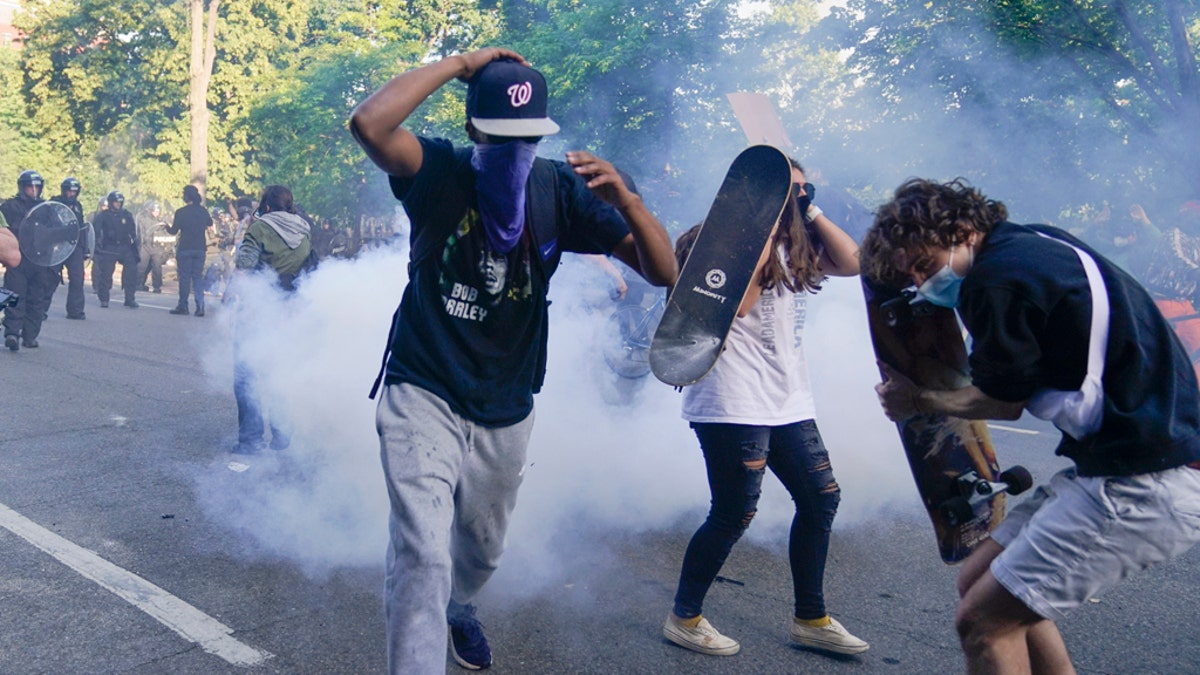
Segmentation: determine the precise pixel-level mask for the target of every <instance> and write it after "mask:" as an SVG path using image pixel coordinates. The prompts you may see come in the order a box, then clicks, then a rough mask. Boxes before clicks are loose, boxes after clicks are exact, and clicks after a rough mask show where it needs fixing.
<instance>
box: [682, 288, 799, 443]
mask: <svg viewBox="0 0 1200 675" xmlns="http://www.w3.org/2000/svg"><path fill="white" fill-rule="evenodd" d="M807 308H808V294H807V293H805V292H803V291H801V292H799V293H793V292H791V291H789V290H787V289H786V288H784V287H783V286H782V285H777V286H776V287H775V288H774V289H772V290H764V291H763V292H762V295H761V296H759V298H758V302H757V303H756V304H755V305H754V307H753V309H751V310H750V313H749V314H747V315H746V316H744V317H740V318H738V319H736V320H734V322H733V328H732V329H731V330H730V331H729V339H728V340H727V341H726V342H725V351H724V352H722V354H721V357H720V358H719V359H717V364H716V365H715V366H713V369H712V371H710V372H709V374H708V375H707V376H706V377H705V378H704V379H702V380H700V381H699V382H697V383H696V384H693V385H691V386H689V387H686V388H685V389H684V390H683V418H684V419H685V420H688V421H689V422H724V423H731V424H752V425H756V426H780V425H784V424H791V423H793V422H799V421H801V420H806V419H815V418H816V414H817V413H816V408H815V406H814V405H813V396H812V387H811V385H810V383H809V379H808V361H807V359H805V356H804V319H805V315H806V313H807Z"/></svg>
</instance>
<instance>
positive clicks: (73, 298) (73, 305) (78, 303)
mask: <svg viewBox="0 0 1200 675" xmlns="http://www.w3.org/2000/svg"><path fill="white" fill-rule="evenodd" d="M50 201H52V202H58V203H59V204H63V205H65V206H66V207H67V208H69V209H71V213H74V214H75V217H76V218H78V219H79V241H78V243H76V244H75V250H74V251H71V255H69V256H67V259H66V260H64V261H63V264H62V265H61V266H60V267H61V268H65V269H66V270H67V318H68V319H83V318H85V317H84V311H83V297H84V293H83V263H84V261H86V260H87V259H88V258H89V257H91V255H92V252H91V251H89V250H88V230H89V229H91V226H90V225H88V223H87V221H86V220H85V219H84V217H83V204H80V203H79V199H77V198H75V197H68V196H67V195H66V194H60V195H59V196H57V197H55V198H54V199H51V200H50ZM60 278H61V273H60Z"/></svg>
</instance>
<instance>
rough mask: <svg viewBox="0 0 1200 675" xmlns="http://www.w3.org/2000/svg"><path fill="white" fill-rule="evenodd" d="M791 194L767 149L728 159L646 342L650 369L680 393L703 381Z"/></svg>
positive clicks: (782, 158) (781, 167)
mask: <svg viewBox="0 0 1200 675" xmlns="http://www.w3.org/2000/svg"><path fill="white" fill-rule="evenodd" d="M791 189H792V166H791V163H790V162H789V161H788V158H787V156H786V155H784V154H783V153H782V152H780V151H779V150H778V149H777V148H774V147H771V146H769V145H755V146H751V147H749V148H747V149H745V150H743V151H742V153H741V154H739V155H738V156H737V158H736V159H734V160H733V164H732V165H731V166H730V167H729V171H728V173H726V175H725V180H724V181H723V182H722V183H721V187H720V189H719V190H718V191H717V196H716V198H715V199H714V200H713V203H712V207H711V208H709V210H708V215H707V216H705V217H704V225H703V227H701V228H700V232H699V234H698V235H697V237H696V241H695V244H694V245H693V247H692V251H691V253H690V254H689V255H688V258H687V260H686V261H684V264H683V269H681V270H680V272H679V279H678V280H677V281H676V283H675V287H674V289H672V291H671V295H670V297H668V298H667V305H666V307H665V308H664V310H663V315H662V320H661V321H660V322H659V324H658V328H657V329H656V330H655V332H654V338H653V340H651V342H650V369H651V371H653V372H654V375H655V377H657V378H658V379H660V380H662V381H663V382H665V383H667V384H670V385H674V386H677V387H683V386H687V385H690V384H695V383H696V382H698V381H699V380H700V379H701V378H703V377H704V376H705V375H707V374H708V371H709V370H711V369H712V367H713V365H714V364H715V363H716V362H717V358H718V357H719V356H720V355H721V349H722V348H723V347H724V345H725V338H726V337H727V336H728V335H729V329H730V328H731V327H732V326H733V320H734V319H735V318H737V310H738V305H739V304H740V303H741V301H742V298H743V297H744V296H745V295H746V291H747V290H748V289H749V288H750V282H751V280H752V279H753V277H754V268H755V266H756V265H757V263H758V260H759V258H760V257H761V255H762V251H763V247H764V246H766V244H767V239H768V238H769V237H770V236H771V232H772V230H773V229H774V228H775V224H776V223H777V222H778V221H779V217H780V215H781V214H782V213H783V207H784V205H785V204H786V203H787V199H788V194H789V193H790V192H791Z"/></svg>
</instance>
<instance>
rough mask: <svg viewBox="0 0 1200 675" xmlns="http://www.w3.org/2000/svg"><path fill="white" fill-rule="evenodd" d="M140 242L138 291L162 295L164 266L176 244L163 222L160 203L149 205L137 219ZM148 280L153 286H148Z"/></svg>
mask: <svg viewBox="0 0 1200 675" xmlns="http://www.w3.org/2000/svg"><path fill="white" fill-rule="evenodd" d="M135 220H136V222H137V227H138V240H139V241H140V242H141V244H142V249H141V258H142V259H141V262H139V263H138V290H140V291H151V292H153V293H162V284H163V265H164V264H166V262H167V261H168V260H170V259H171V256H172V255H173V253H172V251H171V245H172V244H173V243H174V242H173V241H172V237H171V236H170V235H169V234H168V232H167V223H166V222H165V221H164V220H163V213H162V207H160V206H159V205H158V202H150V203H149V204H147V205H146V206H145V207H144V208H143V209H142V210H141V211H140V212H139V213H138V215H137V217H136V219H135ZM147 279H149V280H150V282H151V284H152V286H153V287H151V286H147V285H146V281H147Z"/></svg>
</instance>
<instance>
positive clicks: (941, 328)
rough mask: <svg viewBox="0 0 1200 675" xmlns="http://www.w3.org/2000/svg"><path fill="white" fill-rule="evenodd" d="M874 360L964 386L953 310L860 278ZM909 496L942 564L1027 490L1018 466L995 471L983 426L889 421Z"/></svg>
mask: <svg viewBox="0 0 1200 675" xmlns="http://www.w3.org/2000/svg"><path fill="white" fill-rule="evenodd" d="M862 281H863V293H864V295H865V296H866V300H867V321H868V324H869V326H870V330H871V343H872V344H873V345H874V347H875V356H876V358H877V359H878V360H879V361H881V362H883V363H885V364H887V365H888V366H890V367H892V368H894V369H895V370H897V371H899V372H900V373H902V374H904V375H905V376H906V377H908V378H909V379H911V380H912V381H913V382H915V383H916V384H917V385H918V386H920V387H922V388H927V389H958V388H961V387H964V386H967V385H969V384H970V383H971V382H970V379H969V378H968V376H967V350H966V346H965V345H964V343H963V336H962V331H961V329H960V328H959V325H958V318H957V317H956V316H955V314H954V310H952V309H946V308H944V307H937V306H935V305H932V304H930V303H928V302H924V301H916V302H914V299H915V293H913V292H912V291H911V290H900V289H896V288H892V287H890V286H886V285H882V284H877V283H875V282H872V281H870V280H869V279H867V278H866V277H865V276H864V277H863V280H862ZM896 426H897V428H898V429H899V431H900V442H901V444H902V445H903V446H904V454H905V456H906V457H907V459H908V465H909V468H910V469H911V470H912V475H913V480H914V481H915V482H916V484H917V492H918V493H920V495H921V501H922V503H923V504H924V506H925V510H926V511H927V512H928V513H929V519H930V521H931V522H932V523H933V529H934V535H935V536H936V538H937V546H938V552H939V553H940V554H941V556H942V560H943V561H944V562H945V563H946V564H949V565H953V564H955V563H958V562H961V561H962V560H963V559H965V558H966V557H967V556H968V555H970V554H971V552H972V551H974V550H975V549H976V548H978V546H979V545H980V544H981V543H983V541H984V540H985V539H987V538H988V536H989V535H990V534H991V532H992V530H993V529H994V528H995V527H996V526H997V525H999V524H1000V521H1001V520H1004V512H1005V501H1006V500H1005V495H1006V494H1014V495H1015V494H1020V493H1021V492H1024V491H1025V490H1027V489H1028V488H1029V487H1030V486H1031V485H1032V484H1033V478H1032V476H1031V475H1030V474H1029V471H1027V470H1026V469H1025V468H1024V467H1020V466H1014V467H1012V468H1011V469H1008V470H1007V471H1003V472H1002V471H1000V465H999V462H997V461H996V450H995V448H994V447H993V445H992V437H991V434H990V433H989V432H988V428H987V424H986V423H985V422H983V421H982V420H966V419H962V418H959V417H951V416H948V415H936V414H935V415H917V416H916V417H912V418H909V419H907V420H904V421H902V422H897V423H896Z"/></svg>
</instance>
